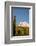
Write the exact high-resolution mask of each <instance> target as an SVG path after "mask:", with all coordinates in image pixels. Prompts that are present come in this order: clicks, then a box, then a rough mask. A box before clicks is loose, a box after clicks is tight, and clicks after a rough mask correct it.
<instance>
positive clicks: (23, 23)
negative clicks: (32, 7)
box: [18, 22, 29, 27]
mask: <svg viewBox="0 0 36 46" xmlns="http://www.w3.org/2000/svg"><path fill="white" fill-rule="evenodd" d="M18 26H22V27H29V24H28V23H27V22H20V23H19V24H18Z"/></svg>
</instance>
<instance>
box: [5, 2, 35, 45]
mask: <svg viewBox="0 0 36 46" xmlns="http://www.w3.org/2000/svg"><path fill="white" fill-rule="evenodd" d="M11 7H27V8H30V10H29V24H30V25H31V27H30V30H31V32H29V33H31V34H30V35H29V36H23V37H22V36H12V37H11ZM30 18H31V19H30ZM12 31H13V30H12ZM15 41H16V42H15ZM34 41H35V4H34V3H24V2H5V43H8V44H10V43H23V42H34Z"/></svg>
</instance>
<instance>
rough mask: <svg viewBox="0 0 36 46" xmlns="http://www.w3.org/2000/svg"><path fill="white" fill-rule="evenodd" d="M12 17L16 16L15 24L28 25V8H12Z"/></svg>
mask: <svg viewBox="0 0 36 46" xmlns="http://www.w3.org/2000/svg"><path fill="white" fill-rule="evenodd" d="M13 16H16V23H17V24H19V22H24V21H26V22H27V23H29V8H18V7H14V8H13Z"/></svg>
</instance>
